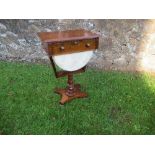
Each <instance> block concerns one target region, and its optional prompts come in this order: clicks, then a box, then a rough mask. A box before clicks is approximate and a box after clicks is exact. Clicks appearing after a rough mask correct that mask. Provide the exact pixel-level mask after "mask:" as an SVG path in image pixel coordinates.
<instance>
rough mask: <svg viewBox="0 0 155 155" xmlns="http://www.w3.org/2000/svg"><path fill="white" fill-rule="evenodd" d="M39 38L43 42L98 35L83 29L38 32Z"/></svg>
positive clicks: (96, 36) (88, 37) (89, 37)
mask: <svg viewBox="0 0 155 155" xmlns="http://www.w3.org/2000/svg"><path fill="white" fill-rule="evenodd" d="M38 36H39V38H40V39H41V41H42V42H45V43H49V42H50V43H54V42H63V41H72V40H82V39H93V38H98V37H99V35H98V34H95V33H92V32H91V31H88V30H84V29H77V30H67V31H55V32H39V33H38Z"/></svg>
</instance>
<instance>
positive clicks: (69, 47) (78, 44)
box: [48, 38, 98, 55]
mask: <svg viewBox="0 0 155 155" xmlns="http://www.w3.org/2000/svg"><path fill="white" fill-rule="evenodd" d="M97 48H98V38H96V39H86V40H76V41H65V42H62V43H54V44H49V47H48V52H49V55H63V54H69V53H76V52H83V51H89V50H95V49H97Z"/></svg>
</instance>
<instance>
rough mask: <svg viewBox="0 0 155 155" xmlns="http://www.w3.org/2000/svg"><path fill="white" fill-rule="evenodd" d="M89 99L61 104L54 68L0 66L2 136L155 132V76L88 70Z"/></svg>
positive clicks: (83, 78)
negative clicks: (56, 89) (55, 91)
mask: <svg viewBox="0 0 155 155" xmlns="http://www.w3.org/2000/svg"><path fill="white" fill-rule="evenodd" d="M74 79H75V82H78V83H81V85H82V86H83V90H85V91H87V92H88V94H89V97H88V98H85V99H76V100H73V101H71V102H70V103H68V104H66V105H64V106H61V105H59V99H60V96H59V95H57V94H55V93H53V90H54V88H55V87H65V85H66V78H60V79H56V78H55V77H54V75H53V71H52V70H51V67H48V66H45V65H34V64H33V65H32V64H22V63H9V62H8V63H6V62H0V134H2V135H3V134H89V135H90V134H100V135H101V134H155V77H152V76H150V75H147V74H133V73H120V72H105V71H95V70H87V71H86V73H83V74H76V76H75V78H74Z"/></svg>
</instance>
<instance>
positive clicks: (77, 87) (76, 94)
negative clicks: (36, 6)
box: [55, 84, 88, 105]
mask: <svg viewBox="0 0 155 155" xmlns="http://www.w3.org/2000/svg"><path fill="white" fill-rule="evenodd" d="M55 93H57V94H60V95H61V100H60V104H62V105H64V104H65V103H66V102H69V101H71V100H73V99H76V98H83V97H87V96H88V95H87V93H85V92H81V90H80V84H76V85H74V91H73V93H72V95H67V94H68V88H65V89H61V88H56V89H55Z"/></svg>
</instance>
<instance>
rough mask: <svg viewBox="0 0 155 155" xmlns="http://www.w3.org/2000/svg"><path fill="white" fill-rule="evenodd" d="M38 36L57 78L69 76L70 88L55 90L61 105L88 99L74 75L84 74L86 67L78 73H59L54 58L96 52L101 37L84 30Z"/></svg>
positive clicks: (43, 33)
mask: <svg viewBox="0 0 155 155" xmlns="http://www.w3.org/2000/svg"><path fill="white" fill-rule="evenodd" d="M38 36H39V37H40V39H41V41H42V45H43V48H44V50H45V51H46V52H47V54H48V56H49V59H50V61H51V65H52V67H53V70H54V73H55V76H56V77H57V78H59V77H63V76H68V86H67V87H66V88H65V89H55V92H56V93H58V94H60V95H61V100H60V103H61V104H64V103H66V102H68V101H71V100H72V99H75V98H83V97H87V94H86V93H85V92H81V90H80V85H79V84H74V82H73V74H74V73H80V72H84V71H85V68H86V66H85V67H83V68H81V69H79V70H77V71H72V72H69V71H59V72H58V71H57V70H56V67H55V63H54V61H53V58H52V56H53V55H61V54H68V53H74V52H83V51H89V50H95V49H97V48H98V43H99V36H98V35H97V34H95V33H92V32H90V31H87V30H84V29H79V30H68V31H59V32H40V33H38Z"/></svg>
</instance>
